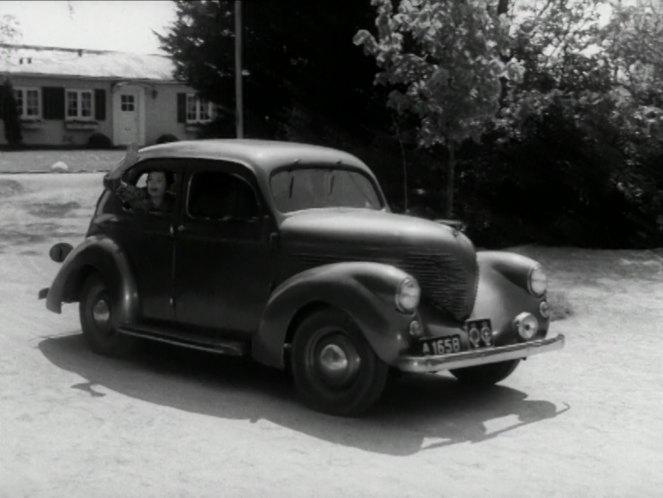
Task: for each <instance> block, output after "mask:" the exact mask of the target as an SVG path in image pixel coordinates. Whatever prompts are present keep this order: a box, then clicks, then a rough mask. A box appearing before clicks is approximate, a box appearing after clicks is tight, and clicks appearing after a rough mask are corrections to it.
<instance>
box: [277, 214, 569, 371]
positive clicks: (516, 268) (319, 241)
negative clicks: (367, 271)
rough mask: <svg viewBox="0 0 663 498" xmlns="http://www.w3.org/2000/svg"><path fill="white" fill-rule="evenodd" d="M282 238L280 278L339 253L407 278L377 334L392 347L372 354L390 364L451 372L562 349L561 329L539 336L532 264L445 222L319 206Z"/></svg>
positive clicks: (541, 295)
mask: <svg viewBox="0 0 663 498" xmlns="http://www.w3.org/2000/svg"><path fill="white" fill-rule="evenodd" d="M282 236H283V248H284V251H283V257H284V259H283V260H282V261H281V264H280V265H279V267H280V269H281V270H282V271H283V272H284V273H283V274H282V277H283V278H287V277H289V276H290V275H293V274H297V273H298V272H301V271H304V270H306V269H307V268H315V267H317V266H321V265H328V264H334V263H340V262H343V261H345V262H348V261H355V262H361V261H367V262H369V261H370V262H378V263H384V264H388V265H393V266H394V267H396V268H398V269H400V270H402V271H403V272H404V273H405V275H407V276H408V277H407V278H406V279H404V280H403V281H402V282H401V283H399V284H398V285H394V289H393V296H394V297H393V300H392V301H391V303H392V304H391V310H389V313H391V314H392V315H391V316H392V317H393V313H394V312H396V313H397V314H398V319H397V320H393V319H392V322H391V323H392V324H393V327H394V330H392V331H390V334H391V336H390V335H389V334H384V335H383V337H384V340H385V341H389V340H393V341H396V340H398V347H392V348H389V350H390V351H392V352H394V351H396V350H398V353H397V354H392V355H391V356H389V357H383V358H382V359H383V360H384V361H385V362H387V363H388V364H390V365H392V366H394V367H396V368H398V369H400V370H403V371H408V372H434V371H440V370H447V369H448V370H454V369H461V368H466V367H475V366H481V365H485V364H491V363H501V362H507V361H512V360H518V359H522V358H526V357H527V356H530V355H533V354H537V353H543V352H546V351H551V350H554V349H559V348H561V347H563V344H564V337H563V336H561V335H558V336H555V337H552V338H551V337H549V335H548V330H549V324H550V309H549V305H548V302H547V299H546V290H547V289H546V287H547V278H546V275H545V273H544V271H543V269H542V268H541V266H540V265H539V264H538V263H537V262H536V261H534V260H532V259H530V258H527V257H525V256H521V255H518V254H514V253H508V252H499V251H475V249H474V246H473V245H472V243H471V242H470V241H469V239H468V238H467V237H466V236H465V235H464V234H463V233H462V232H460V231H459V230H458V229H456V228H454V227H451V226H448V225H446V224H441V223H436V222H433V221H429V220H423V219H419V218H413V217H409V216H403V215H397V214H393V213H389V212H385V211H370V210H353V209H329V210H311V211H308V212H302V213H299V214H295V215H293V216H291V217H290V218H289V219H288V220H286V221H285V222H284V223H283V225H282ZM401 329H402V330H401ZM394 346H396V345H395V344H394ZM375 349H376V350H377V349H379V348H375Z"/></svg>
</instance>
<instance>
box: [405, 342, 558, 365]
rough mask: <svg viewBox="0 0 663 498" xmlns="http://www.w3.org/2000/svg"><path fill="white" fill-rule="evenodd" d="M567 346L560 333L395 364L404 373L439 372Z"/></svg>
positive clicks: (420, 357) (409, 359)
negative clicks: (536, 339) (548, 336)
mask: <svg viewBox="0 0 663 498" xmlns="http://www.w3.org/2000/svg"><path fill="white" fill-rule="evenodd" d="M563 347H564V336H563V335H561V334H560V335H558V336H556V337H552V338H550V339H540V340H538V341H529V342H523V343H518V344H510V345H508V346H500V347H496V348H490V349H476V350H473V351H463V352H460V353H452V354H445V355H434V356H414V355H408V356H401V357H399V358H398V359H397V360H396V363H395V364H394V366H395V367H396V368H398V369H399V370H402V371H404V372H416V373H424V372H437V371H440V370H452V369H456V368H465V367H474V366H477V365H485V364H487V363H498V362H501V361H508V360H518V359H522V358H527V357H528V356H532V355H535V354H540V353H547V352H548V351H554V350H556V349H562V348H563Z"/></svg>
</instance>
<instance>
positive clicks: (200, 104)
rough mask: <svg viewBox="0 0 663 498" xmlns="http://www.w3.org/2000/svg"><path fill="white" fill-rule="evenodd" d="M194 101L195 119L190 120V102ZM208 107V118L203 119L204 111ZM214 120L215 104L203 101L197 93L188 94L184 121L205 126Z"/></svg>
mask: <svg viewBox="0 0 663 498" xmlns="http://www.w3.org/2000/svg"><path fill="white" fill-rule="evenodd" d="M190 99H193V103H194V117H193V118H189V101H190ZM205 107H207V109H206V110H207V118H205V119H203V118H202V114H203V109H204V108H205ZM213 119H214V104H213V103H212V102H210V101H208V100H205V99H203V98H202V97H200V95H198V94H197V93H187V94H185V98H184V121H185V123H186V124H205V123H210V122H211V121H212V120H213Z"/></svg>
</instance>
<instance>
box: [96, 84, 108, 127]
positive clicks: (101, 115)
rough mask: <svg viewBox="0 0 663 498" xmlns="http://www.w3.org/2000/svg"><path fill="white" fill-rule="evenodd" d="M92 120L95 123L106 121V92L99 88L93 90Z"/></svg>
mask: <svg viewBox="0 0 663 498" xmlns="http://www.w3.org/2000/svg"><path fill="white" fill-rule="evenodd" d="M94 119H96V120H97V121H104V120H105V119H106V90H103V89H101V88H96V89H95V90H94Z"/></svg>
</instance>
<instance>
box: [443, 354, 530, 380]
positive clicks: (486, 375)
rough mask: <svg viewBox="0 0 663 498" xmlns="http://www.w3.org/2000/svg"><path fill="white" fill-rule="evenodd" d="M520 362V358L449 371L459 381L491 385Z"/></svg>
mask: <svg viewBox="0 0 663 498" xmlns="http://www.w3.org/2000/svg"><path fill="white" fill-rule="evenodd" d="M518 363H520V360H509V361H501V362H499V363H489V364H487V365H479V366H476V367H467V368H459V369H456V370H451V373H452V374H453V376H454V377H456V378H457V379H458V380H460V381H461V382H464V383H466V384H473V385H479V386H492V385H493V384H497V383H498V382H499V381H501V380H504V379H506V378H507V377H508V376H509V375H511V374H512V373H513V371H514V370H515V369H516V367H517V366H518Z"/></svg>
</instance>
